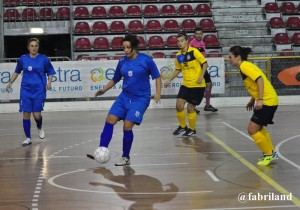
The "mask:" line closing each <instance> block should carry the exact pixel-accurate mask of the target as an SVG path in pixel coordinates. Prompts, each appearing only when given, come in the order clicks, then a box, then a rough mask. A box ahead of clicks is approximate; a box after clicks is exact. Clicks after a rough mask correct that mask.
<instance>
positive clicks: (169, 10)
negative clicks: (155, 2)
mask: <svg viewBox="0 0 300 210" xmlns="http://www.w3.org/2000/svg"><path fill="white" fill-rule="evenodd" d="M161 15H163V16H169V15H177V11H176V8H175V6H174V5H172V4H166V5H163V6H162V8H161Z"/></svg>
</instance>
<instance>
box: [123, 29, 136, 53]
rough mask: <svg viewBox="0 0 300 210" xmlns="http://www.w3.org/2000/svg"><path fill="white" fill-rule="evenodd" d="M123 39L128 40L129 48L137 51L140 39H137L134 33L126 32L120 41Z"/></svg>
mask: <svg viewBox="0 0 300 210" xmlns="http://www.w3.org/2000/svg"><path fill="white" fill-rule="evenodd" d="M124 41H128V42H130V45H131V48H132V49H135V50H137V51H138V49H139V47H138V46H139V44H140V41H139V39H138V38H137V36H136V35H134V34H131V33H128V34H126V35H125V37H124V39H122V43H123V42H124Z"/></svg>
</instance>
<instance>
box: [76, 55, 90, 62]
mask: <svg viewBox="0 0 300 210" xmlns="http://www.w3.org/2000/svg"><path fill="white" fill-rule="evenodd" d="M85 57H89V54H80V55H78V56H77V58H76V60H77V61H80V60H84V58H85Z"/></svg>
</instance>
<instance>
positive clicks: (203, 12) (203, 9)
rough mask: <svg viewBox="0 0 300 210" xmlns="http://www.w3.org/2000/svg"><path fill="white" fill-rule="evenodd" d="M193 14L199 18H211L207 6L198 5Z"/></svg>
mask: <svg viewBox="0 0 300 210" xmlns="http://www.w3.org/2000/svg"><path fill="white" fill-rule="evenodd" d="M195 13H196V15H199V16H212V11H211V9H210V7H209V5H208V4H198V5H197V7H196V9H195Z"/></svg>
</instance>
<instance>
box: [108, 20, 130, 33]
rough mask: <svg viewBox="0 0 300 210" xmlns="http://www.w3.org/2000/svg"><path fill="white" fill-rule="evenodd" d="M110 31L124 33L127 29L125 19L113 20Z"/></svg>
mask: <svg viewBox="0 0 300 210" xmlns="http://www.w3.org/2000/svg"><path fill="white" fill-rule="evenodd" d="M110 31H111V32H112V33H116V32H117V33H121V32H122V33H123V32H125V31H126V29H125V24H124V22H123V21H121V20H120V21H119V20H115V21H112V22H111V24H110Z"/></svg>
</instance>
